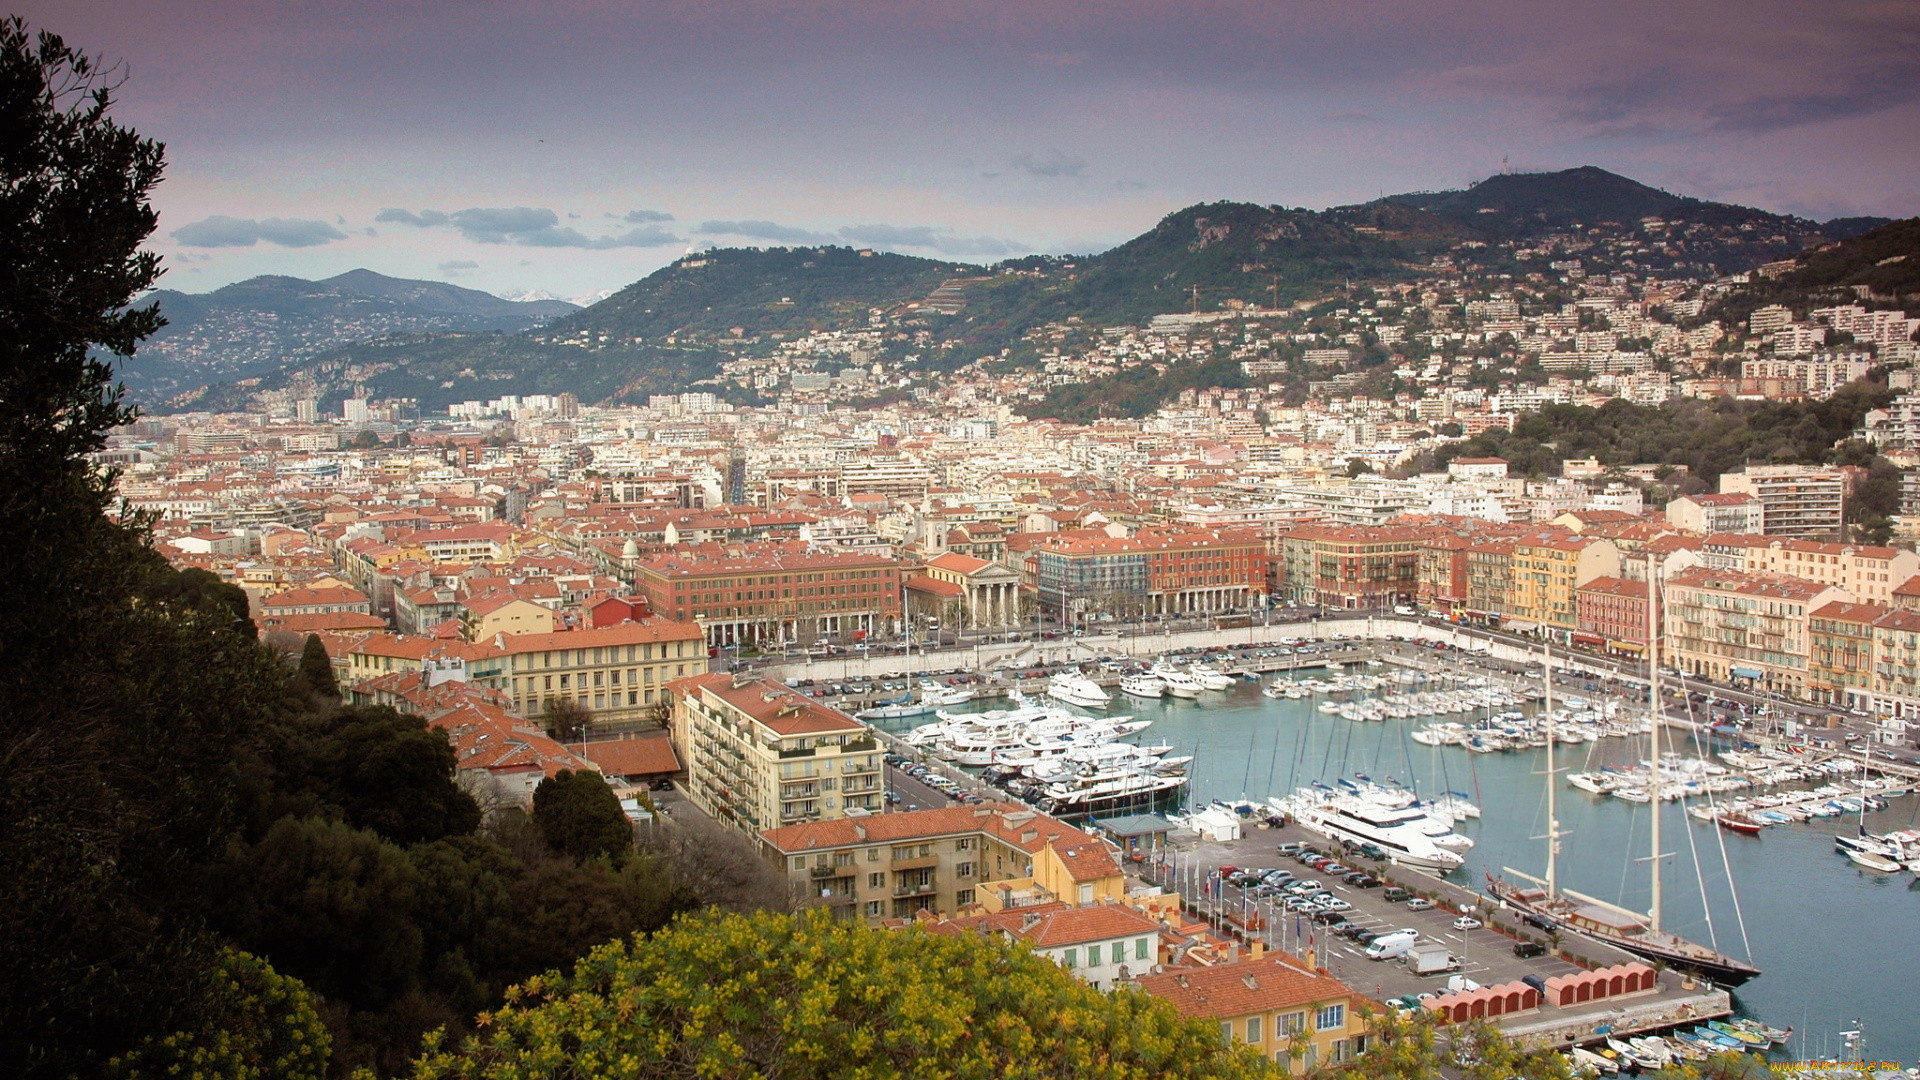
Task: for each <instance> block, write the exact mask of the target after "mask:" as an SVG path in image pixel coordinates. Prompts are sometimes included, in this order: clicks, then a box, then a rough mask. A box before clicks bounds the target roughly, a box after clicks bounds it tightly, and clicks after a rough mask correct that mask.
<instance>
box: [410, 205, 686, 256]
mask: <svg viewBox="0 0 1920 1080" xmlns="http://www.w3.org/2000/svg"><path fill="white" fill-rule="evenodd" d="M374 220H375V221H392V222H398V223H401V224H404V225H413V226H416V227H418V228H423V229H427V228H435V227H438V226H441V225H451V226H453V228H454V229H456V230H457V231H458V232H459V233H460V235H461V236H463V237H466V238H467V239H468V240H471V241H473V242H474V243H476V244H513V245H516V246H519V247H561V248H585V249H587V250H590V251H605V250H607V249H609V248H623V247H660V246H662V245H664V244H677V243H681V242H682V239H681V238H680V237H678V236H675V235H674V234H672V233H670V232H668V231H667V230H665V229H662V228H659V227H657V226H651V225H650V226H648V227H646V228H644V229H629V230H628V231H626V232H624V233H621V234H620V235H618V236H587V235H586V234H585V233H582V232H580V231H579V230H578V229H574V228H571V227H564V228H563V227H562V226H561V225H560V215H559V214H556V213H554V212H553V211H552V210H548V209H546V208H544V207H535V206H496V207H488V206H475V207H469V208H468V209H465V210H455V211H454V212H452V213H450V214H449V213H445V212H443V211H439V210H422V211H420V212H419V213H415V212H413V211H411V210H401V209H394V208H389V209H386V210H382V211H380V212H379V213H378V214H375V215H374Z"/></svg>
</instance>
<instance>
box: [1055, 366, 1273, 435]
mask: <svg viewBox="0 0 1920 1080" xmlns="http://www.w3.org/2000/svg"><path fill="white" fill-rule="evenodd" d="M1247 385H1248V381H1247V377H1246V374H1245V373H1244V372H1242V371H1241V370H1240V362H1239V361H1237V360H1231V359H1220V360H1209V361H1206V362H1204V363H1198V364H1175V365H1173V366H1171V367H1169V368H1167V370H1166V371H1165V372H1163V373H1158V374H1156V373H1154V371H1153V369H1151V368H1140V369H1135V370H1131V371H1123V372H1119V373H1117V374H1113V375H1106V376H1102V377H1101V378H1098V379H1094V380H1092V381H1090V382H1084V383H1072V384H1069V385H1066V386H1056V387H1054V388H1053V389H1052V390H1051V391H1049V392H1048V393H1047V398H1046V400H1045V401H1043V402H1041V403H1040V404H1039V405H1037V406H1035V407H1034V413H1035V414H1036V415H1039V416H1051V417H1056V418H1058V419H1061V420H1065V421H1068V422H1069V423H1078V424H1088V423H1092V422H1094V421H1096V420H1098V419H1100V418H1101V417H1115V418H1125V417H1141V416H1147V415H1149V414H1151V413H1152V412H1153V411H1154V410H1155V409H1158V408H1159V407H1160V406H1161V404H1162V403H1164V402H1166V401H1169V400H1171V399H1173V398H1174V397H1176V396H1178V395H1179V393H1180V391H1182V390H1202V389H1207V388H1209V387H1216V386H1217V387H1220V388H1222V389H1235V388H1238V387H1243V386H1247Z"/></svg>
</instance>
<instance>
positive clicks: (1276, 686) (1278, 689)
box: [1260, 681, 1287, 698]
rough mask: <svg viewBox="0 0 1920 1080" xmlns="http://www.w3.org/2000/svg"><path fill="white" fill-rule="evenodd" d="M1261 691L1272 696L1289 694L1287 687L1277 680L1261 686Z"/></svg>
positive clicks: (1280, 696) (1281, 696) (1279, 696)
mask: <svg viewBox="0 0 1920 1080" xmlns="http://www.w3.org/2000/svg"><path fill="white" fill-rule="evenodd" d="M1260 693H1262V694H1264V695H1265V696H1267V697H1270V698H1283V697H1286V696H1287V691H1286V688H1285V687H1283V686H1281V684H1280V683H1279V682H1277V681H1276V682H1272V683H1268V684H1267V685H1266V686H1264V687H1261V689H1260Z"/></svg>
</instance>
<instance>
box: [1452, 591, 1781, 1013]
mask: <svg viewBox="0 0 1920 1080" xmlns="http://www.w3.org/2000/svg"><path fill="white" fill-rule="evenodd" d="M1648 569H1649V573H1648V575H1647V578H1648V582H1647V621H1648V624H1649V625H1648V634H1647V642H1648V648H1647V677H1648V686H1647V700H1648V703H1649V704H1650V705H1651V707H1652V710H1653V754H1652V758H1653V768H1652V769H1651V770H1650V771H1649V773H1648V778H1647V788H1648V796H1649V798H1648V802H1649V803H1650V804H1651V806H1652V808H1653V812H1652V813H1651V814H1650V815H1649V816H1650V818H1651V820H1652V823H1653V827H1652V834H1653V837H1652V838H1653V858H1652V859H1650V860H1649V861H1648V865H1649V866H1650V867H1651V868H1652V875H1653V903H1652V905H1651V908H1650V910H1649V911H1648V912H1647V913H1645V914H1641V913H1640V912H1637V911H1630V910H1628V909H1626V908H1623V907H1621V906H1619V905H1617V904H1610V903H1607V902H1606V901H1604V900H1599V899H1596V898H1594V897H1591V896H1587V895H1586V894H1584V893H1577V892H1574V891H1573V890H1572V889H1563V888H1561V887H1560V886H1559V882H1558V881H1557V880H1556V877H1555V868H1556V866H1555V863H1556V858H1557V856H1558V855H1559V850H1560V835H1561V834H1560V824H1559V822H1558V821H1556V820H1555V818H1554V804H1553V800H1554V788H1555V784H1554V767H1553V743H1554V740H1553V738H1552V723H1553V656H1552V648H1551V646H1549V647H1548V650H1547V662H1546V665H1545V667H1546V684H1547V696H1546V701H1545V715H1546V717H1547V721H1546V722H1547V724H1548V738H1547V835H1546V837H1545V839H1546V841H1547V876H1546V877H1545V878H1544V879H1542V878H1536V877H1533V876H1532V875H1530V874H1523V873H1521V872H1520V871H1517V870H1514V869H1512V868H1511V867H1502V868H1501V869H1502V871H1503V872H1504V873H1505V874H1507V875H1509V876H1510V877H1513V878H1518V879H1521V880H1524V881H1528V882H1532V883H1533V884H1532V886H1521V885H1516V884H1514V883H1513V882H1512V881H1509V880H1506V879H1503V878H1496V877H1494V876H1493V875H1492V874H1491V873H1489V874H1488V875H1487V891H1488V892H1490V893H1492V894H1493V895H1494V896H1497V897H1499V898H1500V899H1501V900H1503V901H1505V902H1506V903H1507V904H1508V905H1510V906H1512V907H1515V908H1518V909H1520V910H1521V911H1524V912H1526V913H1528V914H1530V915H1535V916H1538V917H1539V918H1541V919H1545V920H1550V921H1551V922H1552V923H1553V924H1554V925H1555V926H1559V927H1563V928H1565V929H1566V930H1568V931H1571V932H1573V933H1576V934H1580V935H1581V936H1583V937H1588V938H1592V939H1593V940H1595V941H1604V942H1606V943H1607V944H1609V945H1614V946H1617V947H1618V948H1622V949H1625V950H1626V951H1628V952H1630V953H1633V954H1634V955H1636V956H1641V957H1644V958H1646V959H1648V960H1653V961H1659V962H1661V963H1664V964H1666V965H1668V966H1669V967H1673V968H1676V969H1679V970H1682V971H1689V972H1692V973H1694V974H1696V975H1699V976H1701V977H1702V978H1705V979H1707V980H1709V981H1711V982H1714V983H1717V984H1719V985H1721V986H1739V985H1740V984H1741V983H1744V982H1746V981H1747V980H1748V979H1751V978H1753V977H1754V976H1756V975H1759V974H1760V969H1759V968H1757V967H1755V966H1753V965H1752V964H1750V963H1747V962H1745V961H1741V960H1736V959H1734V958H1733V957H1731V956H1728V955H1726V954H1725V953H1722V952H1719V951H1718V950H1715V949H1710V948H1708V947H1707V946H1705V945H1701V944H1698V943H1697V942H1693V941H1689V940H1687V939H1686V938H1683V937H1681V936H1680V935H1678V934H1675V933H1673V932H1671V931H1668V930H1663V929H1662V928H1661V926H1660V908H1661V902H1660V900H1661V896H1660V859H1661V855H1662V852H1661V851H1660V805H1661V799H1660V767H1659V762H1660V730H1661V723H1660V720H1661V701H1660V639H1659V633H1658V631H1657V630H1656V629H1655V624H1654V619H1655V613H1656V612H1657V611H1658V610H1659V609H1658V608H1657V607H1656V606H1655V605H1656V604H1657V603H1658V599H1657V598H1658V582H1657V580H1656V574H1657V571H1656V568H1655V567H1653V566H1649V568H1648Z"/></svg>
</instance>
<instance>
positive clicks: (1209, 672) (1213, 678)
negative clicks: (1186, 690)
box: [1187, 664, 1233, 690]
mask: <svg viewBox="0 0 1920 1080" xmlns="http://www.w3.org/2000/svg"><path fill="white" fill-rule="evenodd" d="M1187 673H1188V674H1190V675H1192V676H1193V677H1194V679H1195V681H1197V682H1199V684H1200V685H1201V686H1202V687H1203V688H1205V689H1208V690H1225V689H1228V688H1229V687H1231V686H1233V676H1231V675H1228V674H1227V673H1226V672H1224V671H1221V670H1220V669H1218V668H1216V667H1213V666H1212V665H1210V664H1195V665H1193V666H1192V667H1190V668H1188V669H1187Z"/></svg>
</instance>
